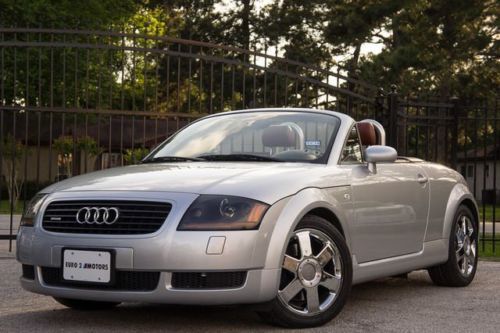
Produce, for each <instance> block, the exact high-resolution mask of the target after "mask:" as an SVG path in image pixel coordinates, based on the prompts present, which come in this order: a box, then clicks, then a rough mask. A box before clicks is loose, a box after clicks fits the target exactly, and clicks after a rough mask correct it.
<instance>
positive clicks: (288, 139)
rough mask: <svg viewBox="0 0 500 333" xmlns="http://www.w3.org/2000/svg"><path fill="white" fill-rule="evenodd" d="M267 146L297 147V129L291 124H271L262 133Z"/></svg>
mask: <svg viewBox="0 0 500 333" xmlns="http://www.w3.org/2000/svg"><path fill="white" fill-rule="evenodd" d="M262 144H263V145H264V146H266V147H295V131H294V130H293V129H292V128H291V127H290V126H286V125H285V126H281V125H276V126H270V127H268V128H266V129H265V130H264V132H263V133H262Z"/></svg>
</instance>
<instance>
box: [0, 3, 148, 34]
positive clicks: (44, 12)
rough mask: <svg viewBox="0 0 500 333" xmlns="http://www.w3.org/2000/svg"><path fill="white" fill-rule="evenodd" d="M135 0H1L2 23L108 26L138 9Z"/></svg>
mask: <svg viewBox="0 0 500 333" xmlns="http://www.w3.org/2000/svg"><path fill="white" fill-rule="evenodd" d="M139 5H140V3H139V2H137V1H133V0H85V1H73V0H58V1H52V0H0V8H1V11H0V19H1V22H2V23H1V25H2V26H7V27H8V26H17V27H26V26H32V27H33V26H34V27H38V26H42V27H46V28H51V27H54V28H66V29H68V28H88V29H105V28H109V25H110V24H113V23H115V24H116V22H125V21H126V20H127V19H128V18H129V17H130V16H131V15H133V14H134V13H135V12H136V10H137V9H138V7H139Z"/></svg>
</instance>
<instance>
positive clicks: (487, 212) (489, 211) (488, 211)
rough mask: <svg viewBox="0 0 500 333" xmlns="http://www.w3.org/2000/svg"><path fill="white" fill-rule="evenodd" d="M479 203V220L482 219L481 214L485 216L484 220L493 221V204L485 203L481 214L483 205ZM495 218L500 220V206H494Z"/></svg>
mask: <svg viewBox="0 0 500 333" xmlns="http://www.w3.org/2000/svg"><path fill="white" fill-rule="evenodd" d="M478 205H479V216H480V217H481V222H482V221H483V215H484V216H485V217H486V221H488V222H492V221H493V207H494V206H493V205H485V206H484V214H483V205H482V204H478ZM495 220H496V221H500V206H496V208H495Z"/></svg>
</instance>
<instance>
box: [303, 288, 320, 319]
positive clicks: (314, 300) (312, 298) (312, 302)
mask: <svg viewBox="0 0 500 333" xmlns="http://www.w3.org/2000/svg"><path fill="white" fill-rule="evenodd" d="M306 299H307V312H309V313H314V312H318V311H319V294H318V287H314V288H306Z"/></svg>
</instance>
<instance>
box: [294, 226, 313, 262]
mask: <svg viewBox="0 0 500 333" xmlns="http://www.w3.org/2000/svg"><path fill="white" fill-rule="evenodd" d="M297 238H298V240H299V246H300V253H301V254H302V257H309V256H312V247H311V235H310V233H309V231H301V232H299V233H297Z"/></svg>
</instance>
